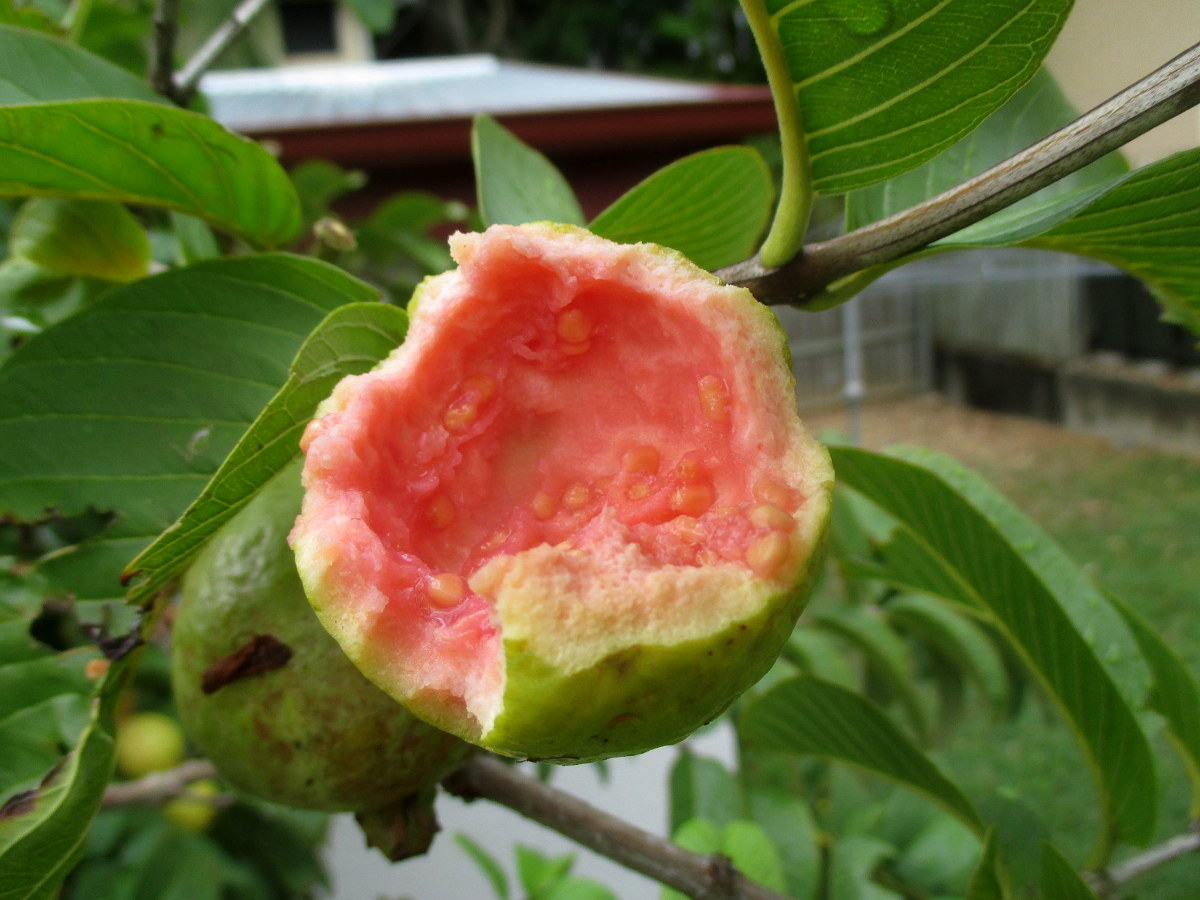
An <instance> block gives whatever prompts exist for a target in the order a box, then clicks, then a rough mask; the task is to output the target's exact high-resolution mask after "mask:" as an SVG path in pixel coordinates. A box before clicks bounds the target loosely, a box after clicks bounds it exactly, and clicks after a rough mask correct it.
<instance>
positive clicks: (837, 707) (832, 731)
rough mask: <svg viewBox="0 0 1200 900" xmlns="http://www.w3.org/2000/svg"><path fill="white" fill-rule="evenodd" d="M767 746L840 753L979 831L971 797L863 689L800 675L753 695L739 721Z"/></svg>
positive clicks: (749, 737) (747, 734) (746, 734)
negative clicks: (944, 773) (945, 810)
mask: <svg viewBox="0 0 1200 900" xmlns="http://www.w3.org/2000/svg"><path fill="white" fill-rule="evenodd" d="M739 732H740V733H741V735H742V737H743V739H744V740H745V741H747V742H748V743H751V744H753V745H754V746H756V747H758V748H760V749H764V750H779V751H785V752H789V753H797V754H803V755H809V756H823V757H829V758H832V759H838V760H841V761H843V762H847V763H851V764H852V765H856V766H859V767H861V768H863V769H866V770H868V771H870V772H873V773H875V774H877V775H882V776H884V777H885V778H890V779H892V780H893V781H897V782H899V783H900V784H903V785H905V786H907V787H909V788H912V789H913V790H915V791H919V792H920V793H922V794H925V795H926V796H928V797H929V798H930V799H932V800H934V801H935V802H937V803H939V804H941V805H942V806H943V807H945V808H946V809H947V810H948V811H950V812H951V813H953V814H954V815H956V816H958V817H959V819H961V820H962V821H963V822H964V823H965V824H966V825H967V826H969V827H970V828H972V829H974V830H975V831H976V832H982V830H983V826H982V823H981V822H980V820H979V816H978V814H977V813H976V812H975V810H974V808H973V807H972V806H971V803H970V801H968V800H967V798H966V797H965V796H963V794H962V792H961V791H959V789H958V788H957V787H955V786H954V784H953V783H952V782H950V781H949V780H948V779H947V778H946V776H944V775H943V774H942V773H941V772H940V771H939V770H938V768H937V766H935V765H934V764H933V762H932V761H930V760H929V758H928V757H926V756H925V754H923V753H922V752H921V751H920V750H919V749H918V748H917V747H916V746H915V745H914V744H913V743H912V741H911V740H909V738H908V737H907V736H906V735H905V734H904V733H903V732H902V731H900V729H899V728H897V727H896V726H895V725H894V724H893V723H892V721H891V719H889V718H888V717H887V715H886V714H885V713H884V712H883V711H882V710H880V709H879V708H878V707H876V706H875V705H874V704H872V703H871V702H869V701H868V700H866V699H864V698H863V697H861V696H860V695H859V694H857V693H854V692H852V691H848V690H846V689H844V688H841V687H838V686H837V685H834V684H830V683H828V682H824V681H819V680H818V679H816V678H812V677H811V676H807V675H801V676H798V677H796V678H792V679H789V680H788V681H784V682H781V683H779V684H777V685H776V686H775V687H773V688H771V689H770V690H768V691H767V692H765V693H764V694H762V695H761V696H759V697H757V698H755V699H754V700H752V701H750V703H749V704H748V705H747V707H746V709H745V711H744V712H743V714H742V719H741V724H740V727H739Z"/></svg>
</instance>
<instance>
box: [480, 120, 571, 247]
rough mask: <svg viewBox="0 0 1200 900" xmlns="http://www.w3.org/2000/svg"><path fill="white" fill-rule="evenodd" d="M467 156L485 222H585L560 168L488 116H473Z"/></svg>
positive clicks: (490, 223) (514, 223)
mask: <svg viewBox="0 0 1200 900" xmlns="http://www.w3.org/2000/svg"><path fill="white" fill-rule="evenodd" d="M471 155H472V157H473V158H474V160H475V189H476V192H477V194H478V200H479V215H480V217H481V218H482V219H483V223H484V224H485V225H496V224H498V223H504V224H506V225H522V224H524V223H526V222H565V223H567V224H570V225H583V224H584V223H585V221H586V220H585V219H584V217H583V210H581V209H580V208H579V201H578V200H576V199H575V192H574V191H572V190H571V186H570V185H569V184H567V180H566V179H565V178H563V176H562V173H561V172H559V171H558V169H557V168H555V166H554V164H553V163H552V162H550V160H548V159H546V157H545V156H543V155H542V154H541V153H539V152H538V151H537V150H534V149H533V148H532V147H530V146H529V145H528V144H526V143H524V142H522V141H521V140H520V139H519V138H517V136H516V135H514V134H513V133H512V132H511V131H509V130H508V129H507V128H505V127H504V126H502V125H501V124H500V123H499V122H497V121H496V120H495V119H493V118H491V117H490V116H482V115H481V116H477V117H476V118H475V124H474V127H473V128H472V129H471Z"/></svg>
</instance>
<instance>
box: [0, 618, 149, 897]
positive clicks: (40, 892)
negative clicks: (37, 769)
mask: <svg viewBox="0 0 1200 900" xmlns="http://www.w3.org/2000/svg"><path fill="white" fill-rule="evenodd" d="M146 627H148V626H146ZM144 636H145V632H143V637H144ZM138 655H139V654H138V653H137V652H135V653H132V654H129V655H127V656H125V657H124V658H123V659H120V660H117V661H115V662H114V663H113V664H112V665H111V666H110V667H109V669H108V672H107V673H106V675H105V676H104V678H103V679H102V680H101V682H100V684H99V686H98V687H97V689H96V692H95V694H94V695H93V697H92V699H91V701H90V717H89V719H88V723H87V726H86V727H85V728H84V729H83V732H82V734H80V736H79V740H78V742H77V743H76V744H75V746H74V748H73V749H72V750H71V752H70V753H68V754H67V755H66V756H65V757H64V758H63V759H62V760H60V761H59V762H58V764H57V765H56V766H55V767H54V768H53V769H51V770H50V771H49V773H48V774H47V775H46V776H45V778H44V779H43V780H42V782H41V783H40V784H39V785H38V786H37V787H36V788H35V789H34V790H33V791H32V792H30V793H29V794H27V795H24V796H21V797H17V798H14V797H9V798H7V799H8V804H7V807H6V815H5V816H4V817H0V900H35V898H36V900H42V898H52V897H55V896H57V888H58V885H59V884H60V883H61V882H62V880H63V879H64V878H65V877H66V876H67V874H68V873H69V872H70V871H71V868H72V866H73V865H74V864H75V861H76V860H77V859H78V858H79V856H80V854H81V852H82V850H83V842H84V839H85V838H86V836H87V832H88V827H89V826H90V825H91V821H92V819H93V818H94V817H95V815H96V812H97V811H98V810H99V808H100V801H101V799H102V798H103V796H104V790H105V788H106V787H107V786H108V781H109V778H110V776H111V773H112V767H113V757H114V752H115V751H114V748H115V743H116V742H115V733H116V709H117V704H118V702H119V700H120V695H121V692H122V690H123V689H124V687H125V685H126V683H127V682H128V680H129V677H130V675H131V674H132V671H133V666H134V664H135V661H136V659H137V656H138Z"/></svg>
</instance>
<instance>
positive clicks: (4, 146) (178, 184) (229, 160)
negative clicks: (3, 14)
mask: <svg viewBox="0 0 1200 900" xmlns="http://www.w3.org/2000/svg"><path fill="white" fill-rule="evenodd" d="M0 195H8V196H22V195H34V196H60V197H77V198H85V199H95V200H114V201H118V202H122V203H139V204H144V205H148V206H158V207H165V208H167V209H174V210H177V211H179V212H183V213H187V214H189V215H194V216H197V217H198V218H201V219H203V220H205V221H206V222H208V223H210V224H212V225H214V226H216V227H217V228H220V229H221V230H223V231H227V232H229V233H230V234H233V235H235V236H237V237H241V238H244V239H245V240H247V241H249V242H250V243H252V244H256V245H261V246H265V247H273V246H278V245H280V244H283V243H286V242H287V241H289V240H291V239H292V238H293V237H294V236H295V234H296V231H297V230H298V229H299V227H300V205H299V202H298V201H297V199H296V194H295V191H293V189H292V185H291V182H290V181H289V180H288V177H287V174H286V173H285V172H284V171H283V169H282V168H281V167H280V166H279V164H278V163H277V162H276V161H275V159H274V157H272V156H271V155H270V154H269V153H267V152H266V151H265V150H264V149H263V148H262V147H260V146H259V145H258V144H255V143H254V142H252V141H249V140H246V139H245V138H242V137H239V136H237V135H235V134H233V133H231V132H229V131H226V130H225V129H224V128H223V127H222V126H220V125H218V124H217V123H216V122H214V121H213V120H212V119H209V118H207V117H206V116H202V115H199V114H197V113H192V112H188V111H187V110H182V109H175V108H174V107H167V106H159V105H157V104H152V103H146V102H143V101H135V100H76V101H68V102H63V103H45V104H34V105H28V106H7V107H0Z"/></svg>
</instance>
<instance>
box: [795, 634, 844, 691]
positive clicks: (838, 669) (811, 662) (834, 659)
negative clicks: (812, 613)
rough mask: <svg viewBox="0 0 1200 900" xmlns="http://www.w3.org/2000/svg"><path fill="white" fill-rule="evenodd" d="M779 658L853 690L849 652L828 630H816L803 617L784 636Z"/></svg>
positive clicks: (803, 670) (810, 673) (801, 669)
mask: <svg viewBox="0 0 1200 900" xmlns="http://www.w3.org/2000/svg"><path fill="white" fill-rule="evenodd" d="M783 657H784V659H786V660H787V661H788V662H790V663H791V664H792V665H794V666H795V667H796V668H798V669H799V670H800V671H802V672H806V673H808V674H809V675H815V676H816V677H817V678H820V679H821V680H822V681H831V682H833V683H834V684H836V685H839V686H841V687H844V688H846V689H847V690H851V691H852V690H855V689H856V688H857V687H858V686H859V678H858V674H857V673H856V672H855V671H854V669H853V667H852V666H851V665H850V654H848V653H847V652H846V649H845V647H844V646H843V644H842V643H841V642H840V641H839V640H838V639H837V638H835V637H834V636H833V635H832V634H831V633H828V632H825V631H822V630H819V629H816V628H814V627H813V626H812V623H811V622H810V621H809V620H807V619H805V620H803V621H802V622H801V623H800V626H799V627H798V628H797V629H796V630H795V631H793V632H792V635H791V637H789V638H788V642H787V646H786V647H784V648H783Z"/></svg>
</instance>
